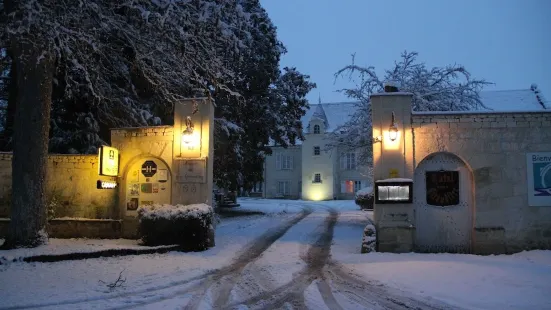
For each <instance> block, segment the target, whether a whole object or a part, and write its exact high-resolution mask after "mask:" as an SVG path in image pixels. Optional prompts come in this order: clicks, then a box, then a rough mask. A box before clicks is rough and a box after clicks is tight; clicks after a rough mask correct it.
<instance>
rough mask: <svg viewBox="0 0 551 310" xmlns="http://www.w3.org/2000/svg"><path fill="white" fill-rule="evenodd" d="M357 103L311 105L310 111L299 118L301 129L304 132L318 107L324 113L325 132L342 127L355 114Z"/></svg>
mask: <svg viewBox="0 0 551 310" xmlns="http://www.w3.org/2000/svg"><path fill="white" fill-rule="evenodd" d="M358 104H359V102H335V103H320V104H311V105H310V109H308V110H307V111H306V114H304V116H303V117H302V118H301V121H302V127H303V128H304V129H305V130H306V128H308V123H309V122H310V120H311V119H312V117H315V114H316V113H315V112H316V111H319V110H320V109H319V107H321V108H323V111H324V112H325V119H326V122H327V125H326V126H327V128H326V130H327V131H333V130H335V129H336V128H337V127H339V126H341V125H344V123H346V122H347V121H348V120H349V119H350V117H351V116H352V115H353V114H354V112H356V110H357V107H358Z"/></svg>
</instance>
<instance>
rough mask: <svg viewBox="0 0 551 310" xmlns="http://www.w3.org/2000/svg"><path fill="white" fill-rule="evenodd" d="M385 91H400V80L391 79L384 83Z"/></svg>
mask: <svg viewBox="0 0 551 310" xmlns="http://www.w3.org/2000/svg"><path fill="white" fill-rule="evenodd" d="M384 89H385V93H397V92H398V82H397V81H393V80H389V81H386V82H385V84H384Z"/></svg>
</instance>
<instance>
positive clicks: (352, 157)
mask: <svg viewBox="0 0 551 310" xmlns="http://www.w3.org/2000/svg"><path fill="white" fill-rule="evenodd" d="M355 109H356V103H354V102H343V103H329V104H321V103H320V104H317V105H313V106H312V108H311V109H310V110H308V111H307V113H306V115H305V116H304V117H303V119H302V123H303V128H304V129H305V132H304V136H305V140H304V141H302V142H301V143H299V144H297V145H295V146H291V147H288V148H283V147H277V146H274V147H272V150H273V154H272V155H270V156H267V157H266V161H265V165H264V180H265V181H264V188H263V197H266V198H290V199H304V200H331V199H353V198H354V195H355V193H356V192H357V191H358V190H360V189H361V188H364V187H366V186H369V184H371V181H370V176H369V173H368V171H369V170H368V167H365V166H361V165H359V162H358V154H356V153H355V152H340V151H339V150H338V149H328V147H327V141H326V138H327V136H328V134H329V133H331V132H332V131H333V130H335V129H336V128H338V127H339V126H340V125H342V124H344V123H345V122H346V121H347V120H348V119H349V118H350V116H351V115H352V114H353V113H354V111H355Z"/></svg>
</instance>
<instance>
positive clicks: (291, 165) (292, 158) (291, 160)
mask: <svg viewBox="0 0 551 310" xmlns="http://www.w3.org/2000/svg"><path fill="white" fill-rule="evenodd" d="M289 157H290V158H289V162H290V163H289V169H291V170H293V169H294V163H293V160H294V159H295V157H294V156H292V155H289Z"/></svg>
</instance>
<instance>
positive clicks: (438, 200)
mask: <svg viewBox="0 0 551 310" xmlns="http://www.w3.org/2000/svg"><path fill="white" fill-rule="evenodd" d="M425 176H426V186H427V187H426V189H427V204H429V205H433V206H440V207H444V206H453V205H457V204H459V171H427V172H426V174H425Z"/></svg>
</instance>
